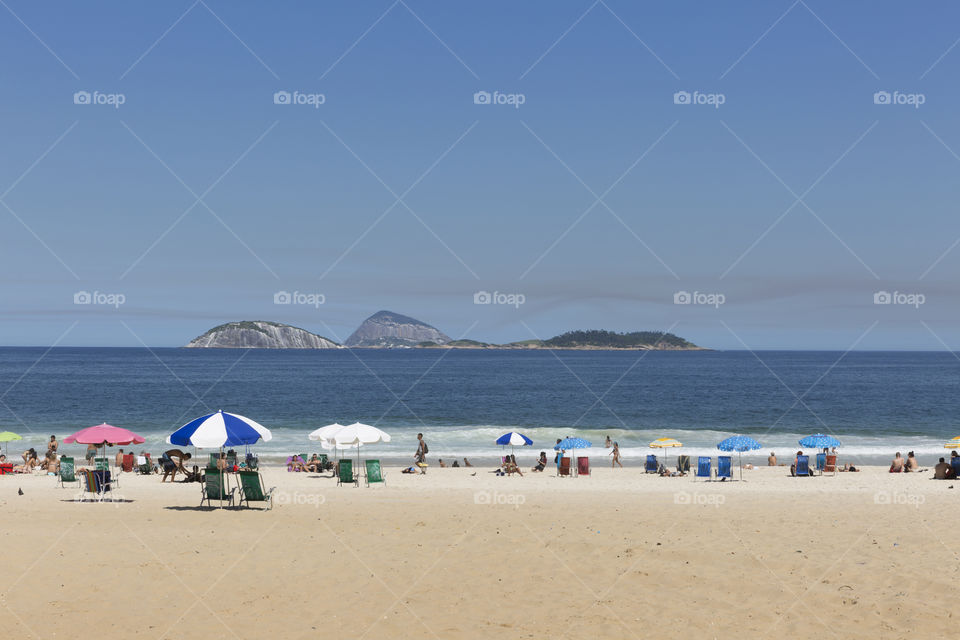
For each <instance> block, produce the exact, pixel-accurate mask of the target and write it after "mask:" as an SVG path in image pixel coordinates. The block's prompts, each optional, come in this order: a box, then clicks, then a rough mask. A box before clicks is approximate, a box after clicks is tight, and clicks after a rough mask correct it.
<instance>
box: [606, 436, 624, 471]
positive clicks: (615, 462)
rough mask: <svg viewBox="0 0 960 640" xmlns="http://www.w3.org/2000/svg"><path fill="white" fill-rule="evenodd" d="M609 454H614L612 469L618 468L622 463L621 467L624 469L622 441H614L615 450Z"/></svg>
mask: <svg viewBox="0 0 960 640" xmlns="http://www.w3.org/2000/svg"><path fill="white" fill-rule="evenodd" d="M607 455H610V456H613V462H611V463H610V468H611V469H616V468H617V465H618V464H619V465H620V468H621V469H623V463H622V462H620V443H619V442H614V443H613V451H611V452H610V453H608V454H607Z"/></svg>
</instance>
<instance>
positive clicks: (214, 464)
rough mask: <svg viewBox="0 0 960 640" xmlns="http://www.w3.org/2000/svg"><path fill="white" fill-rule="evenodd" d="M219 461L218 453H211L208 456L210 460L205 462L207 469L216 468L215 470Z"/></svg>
mask: <svg viewBox="0 0 960 640" xmlns="http://www.w3.org/2000/svg"><path fill="white" fill-rule="evenodd" d="M219 461H220V454H219V453H211V454H210V460H208V461H207V469H216V468H217V462H219Z"/></svg>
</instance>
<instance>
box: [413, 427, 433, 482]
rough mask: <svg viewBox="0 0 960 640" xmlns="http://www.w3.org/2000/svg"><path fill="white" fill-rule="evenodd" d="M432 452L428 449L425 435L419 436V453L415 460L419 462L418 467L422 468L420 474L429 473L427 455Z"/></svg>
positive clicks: (420, 434)
mask: <svg viewBox="0 0 960 640" xmlns="http://www.w3.org/2000/svg"><path fill="white" fill-rule="evenodd" d="M429 451H430V448H429V447H427V441H426V440H424V439H423V434H422V433H418V434H417V453H416V454H415V455H414V459H415V460H416V461H417V466H418V467H420V473H421V474H423V473H426V472H427V453H428V452H429Z"/></svg>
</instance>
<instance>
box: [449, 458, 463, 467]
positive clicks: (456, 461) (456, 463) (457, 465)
mask: <svg viewBox="0 0 960 640" xmlns="http://www.w3.org/2000/svg"><path fill="white" fill-rule="evenodd" d="M464 460H466V458H464ZM450 466H451V467H457V468H460V461H459V460H454V461H453V464H452V465H450Z"/></svg>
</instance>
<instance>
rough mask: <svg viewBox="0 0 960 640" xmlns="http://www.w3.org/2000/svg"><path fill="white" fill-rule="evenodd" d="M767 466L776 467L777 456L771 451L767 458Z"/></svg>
mask: <svg viewBox="0 0 960 640" xmlns="http://www.w3.org/2000/svg"><path fill="white" fill-rule="evenodd" d="M767 466H768V467H775V466H777V454H775V453H774V452H773V451H771V452H770V456H769V457H768V458H767Z"/></svg>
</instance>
